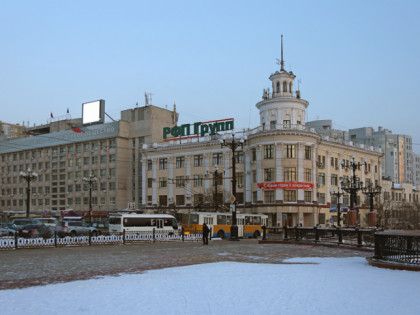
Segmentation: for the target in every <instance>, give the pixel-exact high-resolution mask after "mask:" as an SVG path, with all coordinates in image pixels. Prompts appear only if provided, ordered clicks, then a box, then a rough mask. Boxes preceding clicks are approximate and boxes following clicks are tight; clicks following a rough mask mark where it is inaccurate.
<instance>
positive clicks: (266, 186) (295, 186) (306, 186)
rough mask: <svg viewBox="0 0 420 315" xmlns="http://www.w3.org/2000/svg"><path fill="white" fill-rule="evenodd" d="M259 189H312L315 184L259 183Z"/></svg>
mask: <svg viewBox="0 0 420 315" xmlns="http://www.w3.org/2000/svg"><path fill="white" fill-rule="evenodd" d="M257 185H258V188H261V189H312V188H314V184H312V183H300V182H270V183H258V184H257Z"/></svg>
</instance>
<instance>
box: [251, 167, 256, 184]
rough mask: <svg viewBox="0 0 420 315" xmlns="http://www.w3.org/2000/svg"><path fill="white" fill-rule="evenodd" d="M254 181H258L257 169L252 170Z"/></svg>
mask: <svg viewBox="0 0 420 315" xmlns="http://www.w3.org/2000/svg"><path fill="white" fill-rule="evenodd" d="M252 182H253V183H254V184H255V183H257V171H256V170H253V171H252Z"/></svg>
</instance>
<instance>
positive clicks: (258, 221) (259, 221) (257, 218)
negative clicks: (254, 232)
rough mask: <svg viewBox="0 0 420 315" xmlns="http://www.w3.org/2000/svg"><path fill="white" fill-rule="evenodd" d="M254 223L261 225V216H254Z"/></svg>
mask: <svg viewBox="0 0 420 315" xmlns="http://www.w3.org/2000/svg"><path fill="white" fill-rule="evenodd" d="M254 225H261V217H254Z"/></svg>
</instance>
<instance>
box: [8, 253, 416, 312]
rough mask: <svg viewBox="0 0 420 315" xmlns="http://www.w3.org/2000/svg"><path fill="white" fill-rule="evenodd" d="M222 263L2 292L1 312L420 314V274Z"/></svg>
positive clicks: (358, 264) (309, 263)
mask: <svg viewBox="0 0 420 315" xmlns="http://www.w3.org/2000/svg"><path fill="white" fill-rule="evenodd" d="M285 262H287V263H290V264H279V265H276V264H250V263H237V262H221V263H212V264H204V265H194V266H187V267H175V268H168V269H162V270H152V271H147V272H145V273H143V274H121V275H119V276H107V277H103V278H99V279H91V280H83V281H74V282H68V283H61V284H51V285H46V286H41V287H30V288H25V289H14V290H3V291H0V312H1V313H2V314H381V315H383V314H405V315H406V314H420V303H419V301H420V287H419V286H420V272H413V271H396V270H388V269H379V268H375V267H372V266H369V265H368V264H367V262H366V260H365V259H364V258H360V257H352V258H293V259H288V260H286V261H285Z"/></svg>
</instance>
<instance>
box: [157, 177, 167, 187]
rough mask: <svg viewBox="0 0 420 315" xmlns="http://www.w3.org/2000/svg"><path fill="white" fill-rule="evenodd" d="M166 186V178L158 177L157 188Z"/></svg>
mask: <svg viewBox="0 0 420 315" xmlns="http://www.w3.org/2000/svg"><path fill="white" fill-rule="evenodd" d="M166 187H168V178H167V177H159V188H166Z"/></svg>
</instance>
